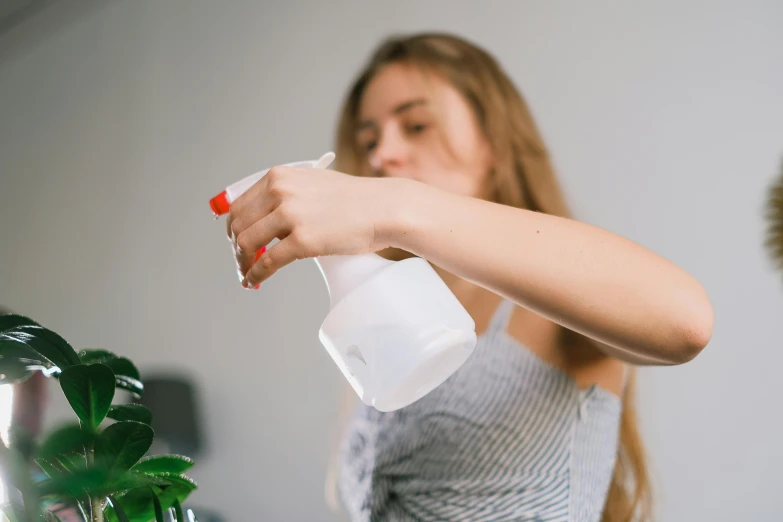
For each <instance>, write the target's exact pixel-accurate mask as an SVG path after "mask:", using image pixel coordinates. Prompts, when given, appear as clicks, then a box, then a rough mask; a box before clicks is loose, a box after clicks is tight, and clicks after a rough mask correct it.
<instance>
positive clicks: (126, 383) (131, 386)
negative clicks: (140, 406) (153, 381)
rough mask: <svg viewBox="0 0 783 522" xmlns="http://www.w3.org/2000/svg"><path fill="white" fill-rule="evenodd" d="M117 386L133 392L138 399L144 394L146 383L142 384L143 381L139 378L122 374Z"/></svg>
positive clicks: (118, 378)
mask: <svg viewBox="0 0 783 522" xmlns="http://www.w3.org/2000/svg"><path fill="white" fill-rule="evenodd" d="M116 386H117V388H120V389H123V390H126V391H128V392H130V393H132V394H133V396H134V397H136V398H137V399H138V398H141V396H142V395H144V384H142V382H141V381H139V380H137V379H131V378H130V377H125V376H122V375H120V376H119V377H117V383H116Z"/></svg>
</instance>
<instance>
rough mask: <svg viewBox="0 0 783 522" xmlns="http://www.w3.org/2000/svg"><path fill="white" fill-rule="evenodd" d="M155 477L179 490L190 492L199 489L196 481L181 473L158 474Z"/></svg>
mask: <svg viewBox="0 0 783 522" xmlns="http://www.w3.org/2000/svg"><path fill="white" fill-rule="evenodd" d="M155 476H156V477H158V478H161V479H163V480H165V481H166V482H168V483H169V484H171V485H172V486H176V487H177V488H178V489H182V490H188V492H192V491H195V490H196V489H198V484H196V481H195V480H193V479H192V478H190V477H188V476H187V475H183V474H181V473H157V474H156V475H155Z"/></svg>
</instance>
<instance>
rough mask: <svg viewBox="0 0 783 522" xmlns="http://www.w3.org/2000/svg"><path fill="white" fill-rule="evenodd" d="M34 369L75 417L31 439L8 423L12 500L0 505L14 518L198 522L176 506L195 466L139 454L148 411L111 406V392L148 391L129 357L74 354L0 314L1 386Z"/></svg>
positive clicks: (41, 331) (47, 333) (24, 521)
mask: <svg viewBox="0 0 783 522" xmlns="http://www.w3.org/2000/svg"><path fill="white" fill-rule="evenodd" d="M36 372H42V373H43V374H44V375H45V376H47V377H52V378H55V379H57V380H58V381H59V384H60V388H61V389H62V392H63V394H64V395H65V398H66V399H67V401H68V404H69V405H70V406H71V408H72V410H73V413H74V414H75V419H74V422H72V423H69V424H66V425H64V426H60V427H58V428H56V429H54V430H52V431H50V432H49V433H45V434H43V436H41V437H38V438H37V440H33V438H32V437H31V436H29V435H27V434H25V433H24V432H23V430H21V429H19V428H18V427H15V426H11V430H10V437H9V439H10V440H9V441H7V442H8V444H7V445H6V444H4V443H3V441H2V440H0V472H1V473H2V475H3V477H4V482H5V485H6V487H7V488H8V496H9V498H10V501H9V502H6V503H5V504H3V505H2V506H0V509H2V511H3V512H4V513H5V515H6V517H8V519H9V520H10V521H11V522H61V521H62V518H61V517H65V515H64V513H65V512H67V511H68V510H70V511H72V512H73V511H75V512H77V513H78V514H79V517H78V518H80V519H83V520H85V521H92V522H103V521H106V522H148V521H151V520H155V521H157V522H163V521H164V520H166V519H168V520H175V521H176V522H184V521H185V520H189V521H193V520H195V517H194V516H193V514H192V512H190V511H188V512H187V514H188V518H187V519H186V518H185V512H184V510H183V508H182V502H184V500H185V499H186V498H187V497H188V495H189V494H190V493H191V492H192V491H193V490H195V489H196V483H195V482H194V481H193V480H191V479H190V478H188V477H187V476H186V475H185V474H184V473H185V472H186V471H187V470H188V469H189V468H190V467H191V466H192V465H193V461H192V460H191V459H189V458H187V457H184V456H180V455H158V456H145V455H146V454H147V451H148V450H149V448H150V446H151V444H152V441H153V438H154V433H153V430H152V428H151V427H150V422H151V420H152V414H151V412H150V410H149V409H148V408H146V407H145V406H143V405H140V404H134V403H126V404H120V403H117V401H116V399H117V397H116V396H115V395H116V394H115V392H116V390H117V389H120V390H126V391H127V392H130V394H132V395H133V396H136V397H140V396H141V394H142V393H143V392H144V385H143V383H142V381H141V378H140V376H139V372H138V370H137V369H136V366H135V365H134V364H133V363H132V362H131V361H130V360H129V359H127V358H125V357H121V356H119V355H116V354H114V353H112V352H110V351H107V350H81V351H79V352H77V351H76V350H74V349H73V348H72V347H71V345H70V344H69V343H68V342H67V341H66V340H65V339H63V338H62V337H61V336H60V335H58V334H57V333H55V332H53V331H52V330H49V329H47V328H45V327H43V326H41V325H40V324H38V323H36V322H35V321H33V320H32V319H30V318H28V317H24V316H22V315H16V314H2V315H0V384H17V383H21V382H23V381H25V380H27V379H28V378H30V377H31V376H32V375H34V374H35V373H36ZM58 513H59V514H58ZM0 518H1V517H0Z"/></svg>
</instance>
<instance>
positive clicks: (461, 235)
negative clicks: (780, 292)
mask: <svg viewBox="0 0 783 522" xmlns="http://www.w3.org/2000/svg"><path fill="white" fill-rule="evenodd" d="M388 181H391V182H394V183H395V186H394V188H393V190H391V191H390V194H391V196H390V198H391V200H392V201H390V202H387V203H386V208H387V211H386V213H385V216H387V219H385V220H383V221H382V222H381V223H380V224H379V225H378V228H377V230H376V242H378V243H384V244H388V245H389V246H393V247H397V248H401V249H404V250H407V251H409V252H412V253H414V254H416V255H418V256H421V257H423V258H425V259H427V260H429V261H430V262H432V263H433V264H435V265H437V266H439V267H441V268H443V269H444V270H447V271H449V272H451V273H453V274H454V275H456V276H459V277H462V278H464V279H467V280H470V281H472V282H474V283H476V284H478V285H480V286H483V287H485V288H487V289H489V290H492V291H494V292H496V293H498V294H500V295H503V296H505V297H508V298H509V299H511V300H513V301H515V302H516V303H518V304H519V305H521V306H524V307H526V308H528V309H530V310H533V311H535V312H537V313H539V314H541V315H543V316H545V317H547V318H549V319H551V320H552V321H555V322H557V323H559V324H562V325H563V326H565V327H567V328H570V329H572V330H574V331H576V332H579V333H581V334H583V335H586V336H587V337H590V338H592V339H594V340H596V341H598V342H599V343H603V344H605V345H608V346H607V349H608V351H609V352H611V355H614V356H618V357H620V358H623V359H626V360H628V361H629V362H633V361H637V360H639V359H644V360H650V361H657V362H658V363H659V364H677V363H680V362H685V361H688V360H690V359H692V358H693V357H695V356H696V355H697V354H698V353H699V352H700V351H701V349H702V348H704V346H706V344H707V342H708V341H709V339H710V337H711V335H712V322H713V315H712V314H713V312H712V307H711V305H710V302H709V299H708V298H707V295H706V293H705V292H704V289H703V288H702V286H701V285H700V284H699V283H698V281H696V280H695V279H694V278H693V277H691V276H690V275H689V274H687V273H686V272H685V271H683V270H681V269H680V268H678V267H677V266H675V265H673V264H672V263H670V262H669V261H667V260H666V259H664V258H662V257H660V256H658V255H656V254H654V253H652V252H650V251H649V250H647V249H645V248H643V247H641V246H639V245H637V244H635V243H633V242H632V241H629V240H627V239H625V238H622V237H620V236H617V235H615V234H612V233H610V232H607V231H604V230H601V229H599V228H596V227H593V226H590V225H587V224H584V223H579V222H577V221H574V220H570V219H564V218H559V217H555V216H550V215H547V214H542V213H538V212H531V211H527V210H522V209H517V208H512V207H508V206H503V205H498V204H494V203H489V202H486V201H482V200H479V199H475V198H468V197H461V196H455V195H452V194H449V193H447V192H444V191H441V190H438V189H435V188H432V187H429V186H426V185H423V184H420V183H417V182H412V181H409V180H388ZM623 354H625V355H626V356H623Z"/></svg>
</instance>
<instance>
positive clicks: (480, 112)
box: [335, 33, 651, 522]
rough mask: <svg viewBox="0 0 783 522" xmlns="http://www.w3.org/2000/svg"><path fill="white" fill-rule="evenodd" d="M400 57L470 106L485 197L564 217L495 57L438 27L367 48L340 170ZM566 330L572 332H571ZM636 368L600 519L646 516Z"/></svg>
mask: <svg viewBox="0 0 783 522" xmlns="http://www.w3.org/2000/svg"><path fill="white" fill-rule="evenodd" d="M392 63H404V64H407V65H411V66H415V67H417V68H419V69H420V70H422V71H423V72H425V73H432V74H435V75H438V76H439V77H441V78H443V79H445V80H447V81H449V82H450V83H451V84H452V85H453V86H454V87H455V88H457V89H458V90H459V91H460V93H461V94H462V95H463V96H464V98H465V99H466V100H467V101H468V103H469V104H470V105H471V107H472V109H473V110H474V111H475V114H476V116H477V119H478V122H479V124H480V125H481V128H482V130H483V131H484V133H485V135H486V137H487V141H488V142H489V144H490V147H491V149H492V153H493V159H494V167H495V168H494V170H493V172H492V174H491V176H490V183H491V187H490V191H489V192H488V193H489V194H490V196H489V199H491V200H492V201H495V202H497V203H502V204H505V205H510V206H514V207H519V208H525V209H528V210H534V211H538V212H544V213H547V214H554V215H557V216H562V217H570V213H569V211H568V207H567V205H566V202H565V198H564V196H563V193H562V191H561V189H560V186H559V184H558V182H557V179H556V177H555V173H554V170H553V168H552V163H551V161H550V158H549V153H548V151H547V149H546V147H545V146H544V143H543V140H542V139H541V135H540V134H539V131H538V129H537V127H536V124H535V122H534V120H533V117H532V115H531V113H530V110H529V109H528V107H527V104H526V103H525V101H524V100H523V98H522V96H521V94H520V93H519V91H518V90H517V88H516V87H515V86H514V84H513V83H512V81H511V80H510V79H509V77H508V76H507V75H506V73H505V72H504V71H503V70H502V69H501V67H500V66H499V65H498V64H497V62H496V61H495V59H494V58H493V57H492V56H491V55H490V54H489V53H487V52H486V51H484V50H483V49H481V48H479V47H477V46H476V45H474V44H472V43H470V42H467V41H466V40H464V39H462V38H459V37H456V36H453V35H449V34H442V33H423V34H416V35H412V36H401V37H394V38H390V39H388V40H386V41H385V42H383V43H382V44H381V45H380V46H379V47H378V48H377V49H376V51H375V53H374V54H373V55H372V57H371V58H370V60H369V63H367V65H366V66H365V68H364V70H363V71H362V72H361V74H360V75H359V77H358V78H357V79H356V81H355V82H354V84H353V86H352V87H351V89H350V91H349V93H348V96H347V98H346V100H345V103H344V106H343V110H342V113H341V117H340V120H339V125H338V130H337V143H336V147H335V149H336V152H337V163H336V165H335V168H336V169H337V170H339V171H341V172H349V173H353V174H358V175H367V174H368V172H367V170H368V169H367V165H366V160H365V154H364V151H362V150H361V149H360V148H359V145H358V143H357V140H356V133H357V123H358V113H359V105H360V103H361V98H362V95H363V93H364V90H365V88H366V87H367V84H368V83H369V81H370V80H371V79H372V78H373V76H374V75H375V74H376V73H377V72H378V71H379V70H380V69H381V68H382V67H384V66H386V65H389V64H392ZM564 333H568V335H567V336H566V337H567V338H571V339H573V338H574V337H577V336H576V334H574V333H573V332H564ZM634 392H635V376H634V374H633V373H632V374H631V376H630V378H629V379H628V381H627V383H626V387H625V392H624V395H623V410H622V417H621V421H620V433H619V447H618V455H617V461H616V465H615V468H614V474H613V477H612V482H611V486H610V488H609V493H608V496H607V500H606V506H605V508H604V515H603V519H602V521H603V522H630V521H640V522H642V521H643V522H646V521H648V520H650V517H651V515H650V510H651V502H650V484H649V480H648V477H647V467H646V464H645V457H644V450H643V446H642V442H641V437H640V435H639V432H638V429H637V421H636V413H635V410H634Z"/></svg>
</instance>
